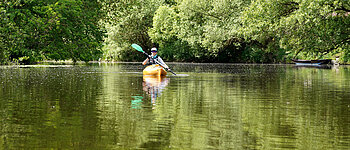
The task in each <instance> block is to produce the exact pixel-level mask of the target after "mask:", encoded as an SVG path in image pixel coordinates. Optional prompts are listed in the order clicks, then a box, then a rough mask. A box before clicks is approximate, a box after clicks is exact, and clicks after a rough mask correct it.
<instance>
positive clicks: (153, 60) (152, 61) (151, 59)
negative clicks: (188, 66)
mask: <svg viewBox="0 0 350 150" xmlns="http://www.w3.org/2000/svg"><path fill="white" fill-rule="evenodd" d="M151 53H152V54H151V55H149V56H148V58H147V59H146V60H144V61H143V62H142V65H146V64H147V63H148V64H150V65H153V64H157V63H156V62H158V63H160V64H161V66H163V67H164V68H165V69H167V70H170V69H169V67H168V66H167V65H166V64H165V63H164V61H163V59H162V58H160V56H158V55H157V48H156V47H153V48H152V49H151Z"/></svg>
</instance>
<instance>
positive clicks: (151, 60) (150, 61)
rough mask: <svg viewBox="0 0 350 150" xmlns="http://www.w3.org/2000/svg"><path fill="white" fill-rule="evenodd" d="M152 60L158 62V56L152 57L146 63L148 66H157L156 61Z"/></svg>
mask: <svg viewBox="0 0 350 150" xmlns="http://www.w3.org/2000/svg"><path fill="white" fill-rule="evenodd" d="M154 60H157V61H158V62H159V60H158V55H156V57H155V58H153V57H152V58H150V59H149V60H148V63H149V64H150V65H153V64H157V63H156V61H154Z"/></svg>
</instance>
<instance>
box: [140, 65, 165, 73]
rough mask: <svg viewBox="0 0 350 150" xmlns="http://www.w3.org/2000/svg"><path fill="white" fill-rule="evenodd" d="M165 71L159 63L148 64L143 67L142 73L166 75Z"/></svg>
mask: <svg viewBox="0 0 350 150" xmlns="http://www.w3.org/2000/svg"><path fill="white" fill-rule="evenodd" d="M166 74H167V72H166V71H165V70H164V68H163V67H161V66H160V65H158V64H157V65H149V66H147V67H146V68H145V69H143V75H151V76H166Z"/></svg>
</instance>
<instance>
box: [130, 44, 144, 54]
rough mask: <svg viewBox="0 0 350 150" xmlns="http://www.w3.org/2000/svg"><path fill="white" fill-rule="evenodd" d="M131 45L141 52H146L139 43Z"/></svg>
mask: <svg viewBox="0 0 350 150" xmlns="http://www.w3.org/2000/svg"><path fill="white" fill-rule="evenodd" d="M131 47H133V48H134V49H136V50H137V51H139V52H142V53H144V51H143V50H142V47H141V46H139V45H137V44H132V45H131Z"/></svg>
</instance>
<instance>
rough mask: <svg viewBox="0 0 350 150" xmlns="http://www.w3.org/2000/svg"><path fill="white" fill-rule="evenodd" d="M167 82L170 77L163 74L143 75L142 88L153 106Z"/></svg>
mask: <svg viewBox="0 0 350 150" xmlns="http://www.w3.org/2000/svg"><path fill="white" fill-rule="evenodd" d="M169 82H170V78H167V77H165V76H143V83H142V86H143V90H144V91H145V92H146V93H147V94H148V95H149V96H150V97H151V104H152V105H153V106H155V105H156V101H157V97H159V96H160V95H161V94H162V91H163V90H164V89H165V87H166V86H167V85H168V84H169ZM152 108H154V107H152Z"/></svg>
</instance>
